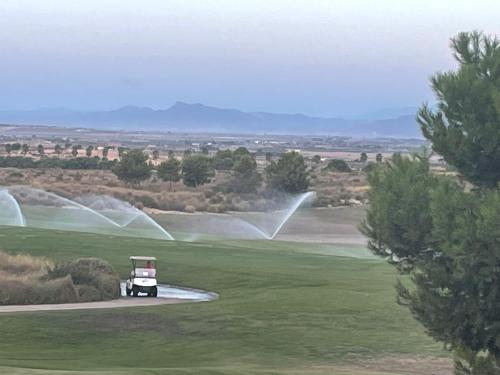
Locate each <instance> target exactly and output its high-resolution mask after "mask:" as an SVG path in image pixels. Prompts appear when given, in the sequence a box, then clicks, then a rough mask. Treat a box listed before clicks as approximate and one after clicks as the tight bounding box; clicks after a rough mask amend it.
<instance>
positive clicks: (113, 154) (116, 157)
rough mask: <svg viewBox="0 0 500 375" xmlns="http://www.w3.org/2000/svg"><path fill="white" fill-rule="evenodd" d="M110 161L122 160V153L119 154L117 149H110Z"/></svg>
mask: <svg viewBox="0 0 500 375" xmlns="http://www.w3.org/2000/svg"><path fill="white" fill-rule="evenodd" d="M107 158H108V160H120V153H119V152H118V149H116V148H110V149H109V150H108V156H107Z"/></svg>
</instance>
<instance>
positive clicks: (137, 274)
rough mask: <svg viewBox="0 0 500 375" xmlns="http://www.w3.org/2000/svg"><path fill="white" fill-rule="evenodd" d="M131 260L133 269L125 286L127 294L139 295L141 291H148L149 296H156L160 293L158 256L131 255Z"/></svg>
mask: <svg viewBox="0 0 500 375" xmlns="http://www.w3.org/2000/svg"><path fill="white" fill-rule="evenodd" d="M130 260H131V261H132V271H130V276H129V278H128V280H127V284H126V286H125V291H126V292H127V296H130V295H133V296H134V297H137V296H138V295H139V293H146V294H147V295H148V297H156V296H157V295H158V288H157V282H156V258H155V257H140V256H131V257H130Z"/></svg>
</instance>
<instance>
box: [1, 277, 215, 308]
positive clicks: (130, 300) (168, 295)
mask: <svg viewBox="0 0 500 375" xmlns="http://www.w3.org/2000/svg"><path fill="white" fill-rule="evenodd" d="M124 294H125V291H124V285H123V283H122V297H121V298H118V299H114V300H111V301H100V302H82V303H60V304H46V305H7V306H0V313H15V312H34V311H63V310H90V309H114V308H120V307H122V308H123V307H137V306H158V305H173V304H177V303H188V302H203V301H212V300H214V299H217V298H218V295H217V294H216V293H211V292H205V291H202V290H196V289H188V288H181V287H176V286H172V285H158V297H157V298H151V297H143V296H140V295H139V297H125V296H124Z"/></svg>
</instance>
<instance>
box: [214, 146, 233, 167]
mask: <svg viewBox="0 0 500 375" xmlns="http://www.w3.org/2000/svg"><path fill="white" fill-rule="evenodd" d="M212 163H213V167H214V168H215V169H216V170H218V171H229V170H231V169H232V168H233V165H234V160H233V152H232V151H231V150H218V151H217V153H216V154H215V155H214V157H213V159H212Z"/></svg>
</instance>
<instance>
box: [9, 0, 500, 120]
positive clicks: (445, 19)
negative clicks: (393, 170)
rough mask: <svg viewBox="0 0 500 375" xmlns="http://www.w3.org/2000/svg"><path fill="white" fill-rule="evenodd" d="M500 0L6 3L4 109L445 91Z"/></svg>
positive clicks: (317, 107) (313, 106) (326, 109)
mask: <svg viewBox="0 0 500 375" xmlns="http://www.w3.org/2000/svg"><path fill="white" fill-rule="evenodd" d="M498 14H500V2H498V1H497V0H495V1H489V0H475V1H470V0H453V1H452V0H439V1H437V0H432V1H431V0H418V1H413V0H302V1H293V0H264V1H261V0H85V1H67V0H31V1H29V0H0V85H1V86H0V109H38V108H52V107H57V108H59V107H64V108H71V109H79V110H103V109H114V108H118V107H121V106H124V105H138V106H149V107H152V108H156V109H159V108H168V107H169V106H171V105H172V104H173V103H174V102H176V101H184V102H188V103H198V102H200V103H203V104H206V105H212V106H217V107H223V108H238V109H241V110H245V111H268V112H281V113H304V114H307V115H313V116H329V117H356V116H360V115H362V114H365V113H370V112H374V111H378V110H381V109H385V108H399V107H412V106H419V105H420V104H421V103H423V102H431V103H432V101H433V96H432V92H431V90H430V88H429V77H430V76H431V75H432V74H433V73H435V72H438V71H445V70H450V69H453V68H454V66H455V62H454V61H453V58H452V57H451V53H450V50H449V39H450V37H451V36H453V35H455V34H456V33H458V32H460V31H470V30H482V31H484V32H485V33H488V34H498V35H500V23H499V22H498Z"/></svg>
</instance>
